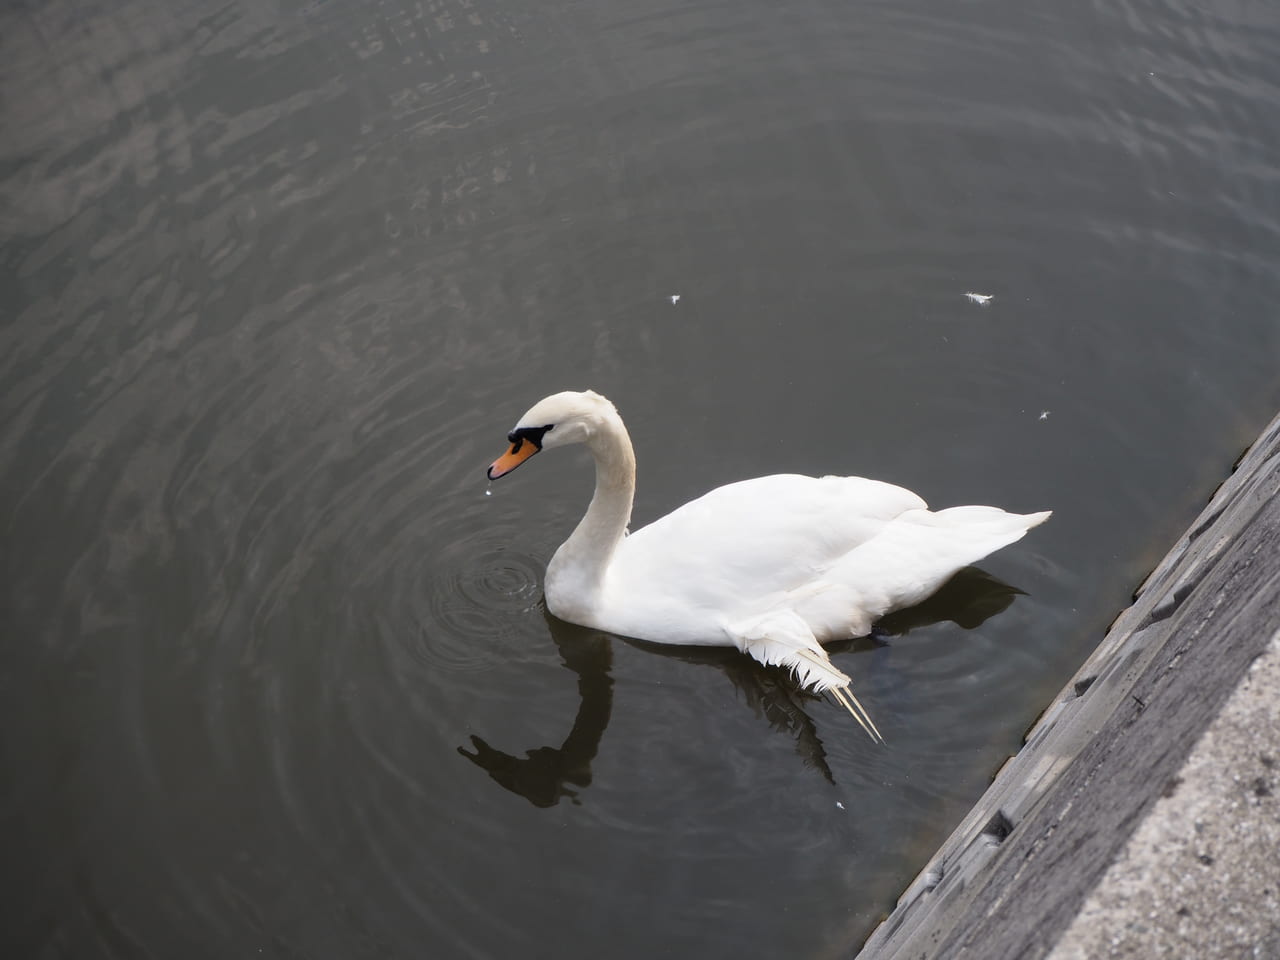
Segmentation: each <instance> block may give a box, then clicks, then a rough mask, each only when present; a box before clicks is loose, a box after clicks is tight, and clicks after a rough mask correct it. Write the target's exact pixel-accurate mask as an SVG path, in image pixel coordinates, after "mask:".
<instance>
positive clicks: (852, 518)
mask: <svg viewBox="0 0 1280 960" xmlns="http://www.w3.org/2000/svg"><path fill="white" fill-rule="evenodd" d="M509 439H510V440H511V443H512V447H511V450H510V451H509V452H508V453H507V454H506V455H504V456H503V457H501V458H499V459H498V460H497V461H495V462H494V464H493V465H492V466H491V467H490V468H489V476H490V478H491V479H496V478H497V477H500V476H502V475H503V474H505V473H508V472H510V471H511V470H513V469H515V467H516V466H518V465H519V464H520V463H522V462H524V460H526V459H528V457H530V456H532V454H533V453H536V452H537V451H538V450H541V449H544V448H549V447H553V446H563V445H566V444H569V443H585V444H586V445H587V447H588V449H589V450H590V451H591V453H592V455H593V456H594V458H595V461H596V489H595V495H594V496H593V497H592V499H591V505H590V506H589V507H588V508H587V513H586V515H585V516H584V517H583V518H582V521H581V522H580V523H579V524H578V526H577V528H576V529H575V530H574V531H573V533H572V534H571V535H570V537H569V539H568V540H566V541H565V542H564V544H562V545H561V547H560V549H559V550H557V551H556V553H555V556H553V557H552V558H551V563H550V564H549V565H548V566H547V577H546V599H547V608H548V609H549V610H550V611H551V612H552V613H553V614H555V615H556V616H558V617H560V618H561V619H563V620H568V621H570V622H572V623H577V624H581V625H583V626H588V627H594V628H596V629H599V630H606V631H608V632H610V633H616V634H620V635H622V636H627V637H635V638H636V639H640V640H649V641H653V642H656V643H673V644H707V645H719V646H735V647H737V648H738V649H740V650H742V651H743V652H745V653H747V654H749V655H750V656H752V657H754V658H756V659H757V660H759V661H761V662H762V663H766V664H782V665H785V666H787V667H790V668H791V669H793V670H794V671H795V673H796V676H797V677H798V678H799V679H800V681H801V682H802V683H804V684H805V685H806V686H811V687H813V688H814V689H815V690H819V691H822V690H830V691H831V692H832V694H833V695H834V696H835V697H836V698H837V699H838V700H840V702H841V703H843V704H844V705H845V706H846V707H849V709H850V712H851V713H853V714H854V716H855V717H856V718H857V719H858V722H859V723H863V725H864V726H866V727H867V728H868V732H869V733H872V734H873V736H876V737H878V731H876V730H875V725H874V724H872V723H871V720H870V718H869V717H867V716H866V714H865V711H863V714H862V716H859V713H858V712H857V711H855V710H854V709H853V706H851V705H850V702H849V701H852V704H853V705H857V701H856V700H855V699H854V698H853V695H852V693H851V692H850V691H849V678H848V677H847V676H846V675H845V674H843V673H842V672H840V671H839V670H837V669H836V668H835V667H834V666H833V665H832V664H831V661H830V660H829V659H828V658H827V654H826V652H825V651H824V650H823V649H822V646H821V644H823V643H825V642H828V641H831V640H840V639H846V638H849V637H857V636H863V635H865V634H866V633H868V632H869V631H870V630H871V625H872V624H873V623H874V622H875V621H876V620H878V619H879V618H880V617H882V616H884V615H885V614H887V613H890V612H892V611H894V610H898V609H901V608H903V607H908V606H911V605H913V604H916V603H919V602H920V601H922V600H924V599H925V598H926V597H928V596H929V595H930V594H932V593H933V592H934V591H936V590H937V589H938V588H939V587H941V586H942V585H943V584H944V583H945V582H946V581H947V580H948V579H949V578H950V577H951V575H952V574H954V573H955V572H956V571H957V570H959V569H961V568H962V567H965V566H967V565H969V564H971V563H976V562H977V561H978V560H981V559H982V558H983V557H985V556H987V555H988V554H990V553H992V552H994V551H996V550H998V549H1000V548H1001V547H1003V546H1007V545H1008V544H1010V543H1013V542H1014V541H1015V540H1018V539H1020V538H1021V537H1022V535H1023V534H1024V533H1026V531H1027V530H1029V529H1030V528H1031V527H1034V526H1035V525H1037V524H1039V523H1042V522H1044V521H1045V520H1046V519H1048V517H1049V513H1048V512H1047V511H1046V512H1043V513H1033V514H1026V515H1019V514H1011V513H1006V512H1005V511H1003V510H1000V509H998V508H996V507H953V508H951V509H949V510H942V511H939V512H937V513H934V512H932V511H930V510H929V509H928V506H927V505H926V504H925V502H924V501H923V500H921V499H920V498H919V497H918V496H916V495H915V494H914V493H912V492H911V491H910V490H905V489H903V488H902V487H896V486H893V485H892V484H888V483H882V482H880V481H878V480H866V479H863V478H861V477H822V478H820V479H819V478H815V477H803V476H797V475H794V474H779V475H775V476H769V477H759V478H757V479H754V480H743V481H741V482H739V483H731V484H728V485H727V486H723V487H718V488H716V489H715V490H712V491H711V492H710V493H707V494H705V495H704V496H702V497H699V498H698V499H697V500H693V501H691V502H689V503H687V504H685V505H684V506H682V507H680V508H679V509H677V510H675V511H673V512H671V513H669V514H667V515H666V516H665V517H663V518H661V519H660V520H656V521H654V522H653V523H651V524H650V525H649V526H647V527H644V528H642V529H640V530H637V531H635V532H634V533H632V534H630V535H629V536H628V535H627V533H626V528H627V523H628V522H629V521H630V519H631V504H632V499H633V497H634V493H635V455H634V453H633V451H632V447H631V439H630V437H629V436H628V435H627V430H626V427H624V426H623V424H622V419H621V418H620V417H619V416H618V413H617V411H616V410H615V409H614V407H613V404H611V403H610V402H609V401H608V400H606V399H605V398H604V397H602V396H600V395H599V394H596V393H593V392H591V391H587V392H585V393H572V392H567V393H558V394H555V395H553V396H550V397H547V398H546V399H545V400H542V401H541V402H539V403H538V404H536V405H535V406H534V407H533V408H532V409H531V410H529V412H528V413H526V414H525V415H524V416H523V417H521V418H520V422H519V423H518V424H517V425H516V429H515V430H513V431H512V432H511V434H510V435H509ZM846 698H847V699H846ZM864 721H865V722H864Z"/></svg>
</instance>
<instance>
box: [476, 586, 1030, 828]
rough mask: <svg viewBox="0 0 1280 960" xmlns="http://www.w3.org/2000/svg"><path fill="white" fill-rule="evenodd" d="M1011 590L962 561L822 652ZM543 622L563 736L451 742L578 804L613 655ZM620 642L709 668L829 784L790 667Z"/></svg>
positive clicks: (955, 615)
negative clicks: (570, 690) (556, 666)
mask: <svg viewBox="0 0 1280 960" xmlns="http://www.w3.org/2000/svg"><path fill="white" fill-rule="evenodd" d="M1020 593H1022V591H1021V590H1019V589H1017V588H1016V587H1012V586H1010V585H1009V584H1007V583H1004V582H1003V581H1001V580H997V579H996V578H995V577H993V576H991V575H990V574H988V573H985V572H984V571H982V570H979V569H978V568H977V567H966V568H964V569H963V570H961V571H960V572H959V573H957V574H956V575H955V576H954V577H952V578H951V579H950V580H949V581H947V583H946V584H945V585H944V586H943V587H942V589H940V590H939V591H938V592H937V593H935V594H934V595H933V596H931V597H930V598H929V599H927V600H925V601H924V602H923V603H921V604H918V605H916V606H914V607H910V608H908V609H906V610H899V611H898V612H896V613H892V614H890V615H889V616H887V617H885V618H884V619H883V620H881V621H880V622H879V623H878V624H876V629H875V632H874V634H873V635H872V636H870V637H859V638H857V639H855V640H844V641H840V642H838V643H831V644H827V649H828V650H830V651H831V652H832V653H847V652H850V651H855V650H860V649H862V650H869V649H872V648H873V647H875V646H876V645H878V644H885V643H891V642H892V639H893V638H894V637H899V636H902V635H903V634H905V633H908V632H909V631H911V630H914V629H917V628H919V627H925V626H929V625H930V624H934V623H942V622H944V621H951V622H953V623H955V624H956V625H957V626H959V627H961V628H963V629H965V630H972V629H974V628H975V627H977V626H979V625H980V624H982V623H984V622H985V621H986V620H988V619H989V618H991V617H993V616H995V615H996V614H997V613H1000V612H1001V611H1003V610H1005V609H1006V608H1007V607H1008V606H1009V605H1010V604H1011V603H1013V601H1014V598H1015V597H1017V596H1018V594H1020ZM547 626H548V627H549V628H550V630H551V636H552V638H553V639H554V640H555V643H556V647H557V648H558V649H559V651H560V657H561V659H562V660H563V661H564V665H565V666H566V667H568V668H569V669H570V670H572V671H573V672H574V673H575V674H577V675H578V696H579V698H580V702H579V705H578V713H577V716H576V717H574V720H573V727H572V728H571V729H570V730H569V735H568V736H567V737H565V740H564V742H563V743H562V744H560V746H558V747H536V748H534V749H532V750H526V751H525V755H524V756H523V757H516V756H513V755H511V754H509V753H504V752H503V751H501V750H496V749H494V748H493V747H491V746H489V744H488V743H486V742H485V741H484V740H483V739H481V738H480V737H477V736H472V737H471V745H472V749H470V750H468V749H467V748H466V747H459V748H458V752H459V753H460V754H462V755H463V756H464V757H466V758H467V759H468V760H470V761H471V762H472V763H474V764H476V765H477V766H479V767H482V768H483V769H484V770H486V771H487V772H488V774H489V776H490V777H492V778H493V780H494V781H495V782H497V783H498V784H499V785H501V786H503V787H505V788H506V789H508V790H510V791H511V792H512V793H518V794H519V795H520V796H522V797H524V798H525V799H526V800H528V801H529V802H530V803H532V804H533V805H534V806H538V807H550V806H554V805H555V804H556V803H558V802H559V801H560V799H561V798H562V797H568V798H569V799H570V800H572V801H573V802H574V803H577V802H578V800H577V796H578V794H577V790H575V789H573V788H579V789H581V788H585V787H587V786H590V784H591V762H592V761H593V760H594V759H595V756H596V752H597V750H599V747H600V740H601V738H602V737H603V736H604V731H605V728H606V727H608V725H609V715H610V713H611V711H612V709H613V678H612V677H611V676H610V675H609V669H610V667H611V666H612V663H613V647H612V641H613V640H614V639H616V638H614V637H613V636H612V635H610V634H606V633H600V632H599V631H596V630H590V629H587V628H586V627H579V626H575V625H573V624H569V623H565V622H564V621H562V620H557V619H556V618H555V617H553V616H551V615H550V614H548V615H547ZM626 642H627V643H630V644H633V645H634V646H637V647H641V648H643V649H644V650H647V651H651V652H653V653H655V654H659V655H661V656H667V657H672V658H674V659H677V660H682V661H684V662H686V663H700V664H707V665H710V666H715V667H718V668H719V669H720V670H721V672H723V673H724V675H725V676H726V677H728V678H729V681H730V682H731V683H732V684H733V685H734V687H736V688H737V690H738V692H739V693H741V694H742V697H743V700H744V702H745V703H746V704H747V705H748V706H750V707H751V709H752V710H753V711H754V712H755V713H756V715H757V716H759V717H762V718H763V719H764V720H765V721H766V722H768V724H769V726H771V727H772V728H773V729H774V730H776V731H778V732H779V733H784V734H786V735H788V736H790V737H791V738H792V739H794V741H795V745H796V752H797V753H798V754H799V755H800V758H801V759H802V760H803V761H804V764H805V765H806V766H808V767H812V768H813V769H815V770H817V771H818V772H819V773H820V774H822V776H823V777H824V778H825V779H826V780H827V781H828V782H829V783H832V784H834V783H835V778H834V776H833V775H832V773H831V768H830V766H829V765H828V763H827V758H826V751H825V750H824V749H823V746H822V740H821V739H820V738H819V737H818V732H817V726H816V725H815V724H814V722H813V718H812V717H810V716H809V713H808V710H807V709H806V708H807V707H808V705H809V704H810V703H812V702H815V701H820V700H821V699H822V697H820V696H818V695H817V694H814V693H811V692H809V691H807V690H803V689H801V688H799V687H798V686H797V685H796V683H795V681H794V680H793V679H792V677H791V674H790V671H788V670H785V669H783V668H780V667H766V666H764V665H763V664H760V663H758V662H757V661H755V660H753V659H751V658H750V657H748V656H745V655H743V654H742V653H739V652H738V651H737V650H734V649H731V648H727V647H677V646H670V645H668V644H656V643H646V642H644V641H640V640H627V641H626Z"/></svg>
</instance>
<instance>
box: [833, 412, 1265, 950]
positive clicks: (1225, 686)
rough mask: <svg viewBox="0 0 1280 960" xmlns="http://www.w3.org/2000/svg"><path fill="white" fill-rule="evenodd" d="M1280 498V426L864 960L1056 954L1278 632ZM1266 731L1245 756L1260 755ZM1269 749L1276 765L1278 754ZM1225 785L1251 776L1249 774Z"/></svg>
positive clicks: (1119, 623)
mask: <svg viewBox="0 0 1280 960" xmlns="http://www.w3.org/2000/svg"><path fill="white" fill-rule="evenodd" d="M1277 494H1280V417H1277V418H1276V419H1275V420H1273V421H1272V423H1271V424H1270V425H1269V426H1268V427H1267V429H1266V430H1265V431H1264V432H1263V434H1262V436H1261V437H1259V439H1258V441H1257V442H1256V443H1255V444H1254V445H1253V447H1252V448H1251V449H1250V450H1249V452H1248V453H1247V454H1246V455H1245V456H1244V457H1243V458H1242V459H1241V461H1240V463H1239V464H1238V465H1237V469H1236V471H1235V473H1234V474H1233V475H1232V476H1231V477H1230V478H1229V479H1228V480H1227V481H1226V482H1225V483H1224V484H1223V485H1222V487H1221V488H1219V490H1218V491H1217V493H1216V494H1215V495H1214V497H1213V499H1212V501H1211V502H1210V504H1209V506H1208V507H1207V508H1206V509H1205V510H1204V512H1203V513H1202V514H1201V515H1200V517H1199V518H1198V519H1197V520H1196V522H1195V523H1194V524H1193V525H1192V527H1191V529H1190V530H1189V531H1188V532H1187V533H1186V534H1185V535H1184V536H1183V537H1182V538H1181V539H1180V540H1179V542H1178V543H1177V544H1176V545H1175V546H1174V548H1173V550H1171V551H1170V553H1169V554H1168V556H1166V557H1165V559H1164V560H1163V561H1162V562H1161V563H1160V565H1159V566H1158V567H1157V568H1156V569H1155V570H1154V571H1153V572H1152V574H1151V576H1150V577H1148V578H1147V581H1146V582H1145V583H1144V584H1143V585H1142V587H1141V588H1140V590H1139V592H1138V595H1137V597H1136V598H1135V601H1134V604H1133V606H1131V607H1130V608H1129V609H1127V610H1126V611H1124V613H1122V614H1121V615H1120V616H1119V617H1118V618H1117V620H1116V622H1115V623H1114V624H1113V625H1112V627H1111V629H1110V630H1109V631H1108V633H1107V636H1106V637H1105V638H1104V639H1103V642H1102V643H1101V644H1100V645H1099V647H1098V649H1097V650H1096V651H1095V652H1094V653H1093V654H1092V655H1091V656H1090V657H1089V659H1088V660H1087V661H1086V662H1085V664H1084V665H1083V666H1082V667H1081V668H1080V670H1079V671H1078V672H1077V674H1076V676H1075V677H1074V678H1073V679H1072V681H1071V682H1070V683H1068V684H1067V686H1066V687H1065V688H1064V689H1063V691H1062V693H1061V694H1060V695H1059V696H1058V697H1057V698H1056V699H1055V701H1054V703H1052V704H1051V705H1050V707H1049V708H1048V709H1047V710H1046V711H1045V713H1044V715H1043V716H1042V717H1041V718H1040V720H1039V722H1038V723H1037V724H1036V725H1035V727H1033V728H1032V730H1031V731H1030V732H1029V734H1028V737H1027V743H1026V745H1025V746H1024V747H1023V749H1022V750H1021V751H1020V752H1019V753H1018V755H1017V756H1015V757H1013V758H1012V759H1010V761H1009V762H1008V763H1006V764H1005V766H1004V767H1003V768H1002V769H1001V770H1000V772H999V773H998V774H997V776H996V778H995V781H994V782H993V783H992V785H991V788H990V789H989V790H988V791H987V793H986V794H985V795H984V796H983V797H982V799H981V800H980V801H979V802H978V804H977V805H976V806H975V807H974V809H973V810H972V811H971V812H970V814H969V816H968V817H966V818H965V820H964V821H963V822H962V823H961V824H960V826H959V827H957V828H956V830H955V831H954V832H953V833H952V835H951V837H949V838H948V839H947V841H946V842H945V843H944V844H943V846H942V848H941V849H940V850H939V852H938V853H937V854H936V855H935V856H934V858H933V859H932V860H931V861H930V862H929V864H927V865H926V867H925V869H924V870H923V871H921V873H920V875H919V876H918V877H917V878H916V879H915V881H913V883H912V884H911V885H910V886H909V887H908V889H907V890H906V892H905V893H904V894H903V895H902V897H901V898H900V899H899V902H898V906H897V908H896V909H895V910H894V911H893V913H891V914H890V916H889V917H888V918H887V919H886V920H885V922H884V923H883V924H881V926H880V927H879V928H877V929H876V930H875V931H874V932H873V933H872V935H871V937H870V938H868V940H867V942H866V944H865V945H864V947H863V950H862V952H861V953H860V954H859V957H860V960H906V958H911V960H924V958H935V957H936V958H946V960H965V958H973V960H1000V958H1005V957H1008V958H1017V960H1023V958H1039V957H1044V956H1046V955H1047V954H1048V953H1049V952H1050V951H1051V950H1052V949H1053V947H1054V946H1055V944H1057V942H1058V941H1059V939H1060V938H1061V937H1062V935H1063V934H1064V933H1065V932H1066V931H1067V929H1068V928H1069V927H1070V926H1071V925H1072V924H1073V922H1074V921H1075V920H1076V918H1077V915H1078V914H1079V912H1080V910H1081V908H1082V907H1083V906H1084V904H1085V902H1086V900H1087V899H1088V898H1089V897H1090V896H1091V895H1092V894H1093V893H1094V890H1095V888H1096V887H1097V885H1098V883H1099V882H1100V881H1101V880H1102V877H1103V874H1104V873H1105V872H1106V871H1107V869H1108V868H1109V867H1110V865H1111V864H1112V863H1113V862H1115V861H1116V859H1117V857H1118V856H1119V855H1120V853H1121V851H1122V850H1124V848H1125V846H1126V844H1127V843H1128V842H1129V838H1130V837H1131V836H1132V835H1133V834H1134V832H1135V830H1136V829H1137V828H1138V825H1139V824H1140V823H1142V822H1143V820H1144V819H1145V818H1146V816H1147V813H1148V811H1150V810H1151V809H1152V808H1153V807H1154V806H1155V804H1156V802H1157V801H1158V800H1159V799H1160V795H1161V793H1162V792H1163V791H1165V790H1166V789H1167V788H1168V787H1169V785H1170V784H1172V783H1175V782H1176V781H1175V778H1176V777H1177V776H1178V775H1179V771H1180V770H1181V768H1182V766H1183V764H1184V762H1186V760H1187V756H1188V754H1189V753H1190V751H1191V747H1192V745H1193V744H1195V743H1196V742H1197V741H1199V740H1200V738H1201V736H1202V735H1203V734H1204V732H1205V730H1206V729H1208V727H1209V726H1210V724H1211V722H1212V721H1213V720H1214V719H1215V718H1216V717H1217V716H1218V715H1219V712H1220V711H1221V709H1222V708H1223V705H1224V704H1225V703H1226V701H1227V699H1228V697H1229V696H1230V695H1231V694H1232V692H1233V691H1234V690H1235V689H1236V688H1237V686H1238V685H1239V683H1240V682H1241V678H1242V677H1243V676H1244V675H1245V672H1246V670H1247V669H1248V668H1249V667H1250V665H1251V664H1252V663H1253V662H1254V661H1255V660H1256V659H1257V658H1258V657H1259V655H1260V654H1262V652H1263V650H1264V649H1265V648H1266V647H1267V645H1268V644H1269V643H1270V641H1271V639H1272V638H1273V637H1274V636H1275V635H1276V633H1277V632H1280V496H1278V495H1277ZM1262 729H1265V728H1260V730H1259V731H1256V732H1255V733H1254V735H1253V738H1252V741H1251V742H1252V743H1253V744H1254V746H1256V747H1258V749H1259V750H1261V749H1262V744H1261V741H1260V740H1259V736H1260V734H1261V731H1262ZM1267 749H1268V750H1272V751H1273V752H1272V753H1270V754H1269V755H1270V756H1275V755H1276V754H1280V744H1277V743H1272V744H1268V745H1267ZM1258 762H1261V761H1258ZM1232 772H1233V773H1235V774H1239V775H1240V776H1242V777H1243V776H1245V775H1246V773H1247V768H1237V769H1236V770H1234V771H1232ZM1174 795H1175V796H1176V791H1175V792H1174ZM1222 803H1223V806H1224V808H1227V807H1229V803H1230V801H1222ZM1223 829H1229V828H1228V827H1226V826H1224V827H1223ZM1210 855H1211V856H1212V854H1210ZM1278 856H1280V854H1278ZM1202 866H1205V865H1202ZM1259 889H1267V887H1266V884H1265V883H1264V884H1263V886H1262V887H1261V888H1259ZM1272 889H1274V888H1272ZM1207 895H1211V894H1207ZM1255 905H1256V906H1257V907H1258V908H1259V909H1260V910H1265V909H1267V908H1268V907H1270V906H1272V905H1273V902H1272V901H1258V902H1256V904H1255ZM1188 909H1191V907H1190V906H1189V905H1188ZM1175 916H1176V907H1175ZM1152 919H1154V920H1159V919H1160V918H1159V917H1157V918H1152ZM1179 919H1185V918H1179ZM1201 919H1202V920H1203V919H1204V918H1201ZM1065 946H1066V945H1065V944H1064V948H1065ZM1152 955H1158V954H1152ZM1173 955H1174V956H1179V955H1195V954H1194V953H1193V954H1185V953H1175V954H1173ZM1246 955H1247V954H1246ZM1264 956H1265V954H1264ZM1277 956H1280V954H1278V955H1277Z"/></svg>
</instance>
